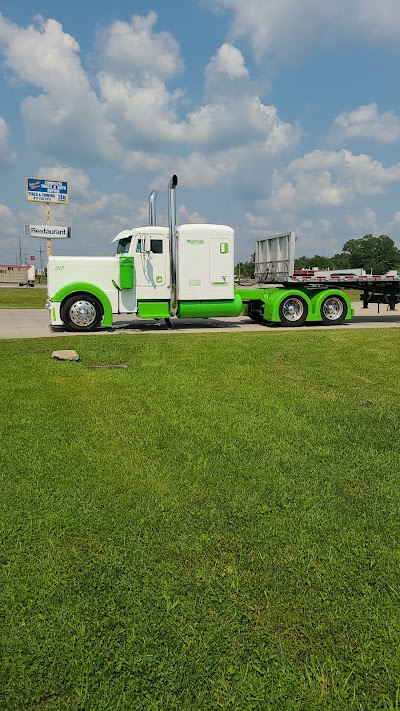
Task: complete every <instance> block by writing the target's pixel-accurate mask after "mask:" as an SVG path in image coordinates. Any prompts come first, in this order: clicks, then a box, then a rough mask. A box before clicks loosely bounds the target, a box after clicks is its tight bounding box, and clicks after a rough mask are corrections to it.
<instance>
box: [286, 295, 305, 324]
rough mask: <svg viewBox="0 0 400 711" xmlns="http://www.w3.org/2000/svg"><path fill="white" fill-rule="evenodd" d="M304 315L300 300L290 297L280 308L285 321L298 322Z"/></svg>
mask: <svg viewBox="0 0 400 711" xmlns="http://www.w3.org/2000/svg"><path fill="white" fill-rule="evenodd" d="M303 313H304V305H303V302H302V301H301V300H300V299H296V298H295V297H292V298H290V299H286V301H285V303H284V304H283V307H282V314H283V316H284V317H285V319H286V320H287V321H293V322H294V321H299V319H301V317H302V315H303Z"/></svg>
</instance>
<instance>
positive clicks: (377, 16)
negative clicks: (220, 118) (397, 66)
mask: <svg viewBox="0 0 400 711" xmlns="http://www.w3.org/2000/svg"><path fill="white" fill-rule="evenodd" d="M212 4H213V6H216V7H220V8H224V9H228V10H231V11H232V14H233V18H232V22H231V28H230V35H229V36H230V38H231V39H233V40H235V39H237V38H240V37H248V38H249V40H250V42H251V45H252V48H253V51H254V52H255V54H256V56H258V57H259V58H260V57H262V56H263V55H272V56H275V57H278V58H279V59H280V60H281V61H286V60H287V59H290V60H293V58H294V57H296V56H297V55H298V54H299V53H301V52H304V51H309V50H310V49H312V48H313V47H316V46H326V45H330V44H332V43H333V42H335V41H336V40H337V39H338V38H341V37H348V38H351V39H352V40H353V39H354V37H357V38H358V39H361V40H364V41H368V40H375V41H377V42H378V41H385V42H393V43H395V44H396V45H398V44H399V41H400V4H399V3H398V0H381V2H379V3H378V4H377V3H376V2H375V0H324V2H321V0H303V2H301V3H300V2H298V0H246V2H243V0H213V3H212Z"/></svg>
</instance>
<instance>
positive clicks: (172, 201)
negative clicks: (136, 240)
mask: <svg viewBox="0 0 400 711" xmlns="http://www.w3.org/2000/svg"><path fill="white" fill-rule="evenodd" d="M177 185H178V178H177V176H176V175H173V176H172V178H171V180H170V181H169V185H168V227H169V238H170V243H171V244H170V248H171V249H170V260H171V261H170V264H171V316H176V312H177V309H178V302H177V283H176V282H177V262H178V245H177V237H176V198H175V188H176V186H177Z"/></svg>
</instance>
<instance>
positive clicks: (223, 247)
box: [219, 242, 229, 254]
mask: <svg viewBox="0 0 400 711" xmlns="http://www.w3.org/2000/svg"><path fill="white" fill-rule="evenodd" d="M219 251H220V253H221V254H228V252H229V243H228V242H220V243H219Z"/></svg>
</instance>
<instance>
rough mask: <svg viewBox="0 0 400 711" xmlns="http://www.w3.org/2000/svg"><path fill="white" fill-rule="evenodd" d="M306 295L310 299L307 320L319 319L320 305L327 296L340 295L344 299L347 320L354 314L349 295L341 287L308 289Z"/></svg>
mask: <svg viewBox="0 0 400 711" xmlns="http://www.w3.org/2000/svg"><path fill="white" fill-rule="evenodd" d="M308 296H309V297H310V300H311V310H310V312H309V314H308V319H307V321H321V305H322V302H323V301H324V300H325V299H326V298H327V297H328V296H341V297H342V299H344V301H345V302H346V306H347V314H346V319H347V320H349V319H351V317H352V316H353V314H354V310H353V309H352V306H351V301H350V299H349V297H348V296H347V294H346V293H345V292H344V291H342V290H341V289H323V290H322V291H316V292H313V291H311V292H310V291H309V292H308Z"/></svg>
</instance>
